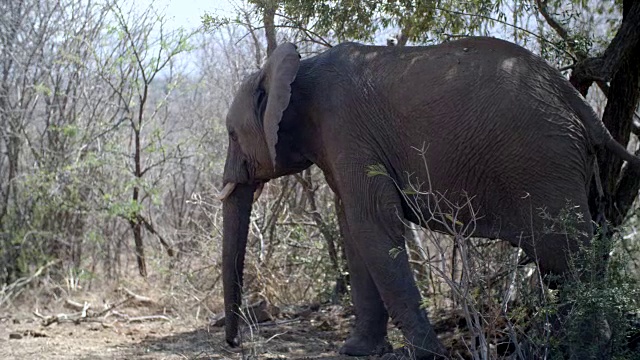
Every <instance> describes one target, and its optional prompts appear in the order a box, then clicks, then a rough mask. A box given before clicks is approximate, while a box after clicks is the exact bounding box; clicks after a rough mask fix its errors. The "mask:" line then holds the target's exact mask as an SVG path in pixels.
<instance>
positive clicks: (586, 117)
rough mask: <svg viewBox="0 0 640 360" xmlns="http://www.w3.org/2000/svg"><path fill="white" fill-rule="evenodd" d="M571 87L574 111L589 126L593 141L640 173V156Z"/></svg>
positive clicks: (570, 96)
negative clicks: (616, 135) (633, 152)
mask: <svg viewBox="0 0 640 360" xmlns="http://www.w3.org/2000/svg"><path fill="white" fill-rule="evenodd" d="M569 88H570V89H571V90H570V91H571V93H570V94H567V95H568V97H569V99H571V103H572V105H573V109H574V111H576V113H577V114H578V116H579V117H580V118H581V119H582V122H583V123H584V126H585V127H586V128H587V132H588V133H589V136H590V138H591V141H592V143H593V144H594V145H595V146H597V147H601V148H605V149H607V150H609V151H611V152H612V153H614V154H616V156H618V157H620V158H621V159H623V160H625V161H627V162H628V163H629V166H631V167H633V168H634V169H635V171H636V172H639V173H640V157H638V156H636V155H634V154H632V153H630V152H629V151H627V149H626V148H625V147H624V146H623V145H622V144H620V143H619V142H617V141H616V139H614V138H613V136H611V133H610V132H609V130H607V128H606V127H605V126H604V123H603V122H602V120H601V119H600V118H599V117H598V115H596V113H595V111H594V110H593V108H592V107H591V105H589V104H588V103H587V102H586V100H585V99H584V98H583V97H582V95H580V93H578V91H577V90H576V89H575V88H574V87H573V86H569Z"/></svg>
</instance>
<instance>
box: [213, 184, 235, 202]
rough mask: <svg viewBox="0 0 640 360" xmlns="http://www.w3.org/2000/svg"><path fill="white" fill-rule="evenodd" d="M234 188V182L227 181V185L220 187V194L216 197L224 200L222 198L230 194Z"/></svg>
mask: <svg viewBox="0 0 640 360" xmlns="http://www.w3.org/2000/svg"><path fill="white" fill-rule="evenodd" d="M235 188H236V183H232V182H230V183H227V185H225V186H224V188H222V191H220V194H218V196H216V198H217V199H218V200H220V201H224V199H226V198H227V197H229V195H231V193H232V192H233V190H234V189H235Z"/></svg>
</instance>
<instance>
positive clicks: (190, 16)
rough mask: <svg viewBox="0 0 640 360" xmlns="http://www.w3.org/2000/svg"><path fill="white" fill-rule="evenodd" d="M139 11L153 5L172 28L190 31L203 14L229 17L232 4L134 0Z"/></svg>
mask: <svg viewBox="0 0 640 360" xmlns="http://www.w3.org/2000/svg"><path fill="white" fill-rule="evenodd" d="M134 2H135V4H136V6H138V7H139V8H140V9H145V8H147V7H148V6H149V5H150V4H153V6H154V8H156V9H157V10H159V11H160V12H164V13H165V14H166V15H167V20H168V24H169V25H170V26H172V27H175V28H177V27H180V26H182V27H184V28H186V29H191V28H195V27H198V26H199V25H200V24H201V23H202V20H201V19H200V17H201V16H202V15H204V13H205V12H208V13H217V14H218V15H231V14H232V10H233V3H232V2H231V1H229V0H134Z"/></svg>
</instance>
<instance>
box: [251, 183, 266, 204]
mask: <svg viewBox="0 0 640 360" xmlns="http://www.w3.org/2000/svg"><path fill="white" fill-rule="evenodd" d="M263 189H264V183H263V182H261V183H260V184H258V187H256V191H254V192H253V202H256V201H258V199H259V198H260V195H262V190H263Z"/></svg>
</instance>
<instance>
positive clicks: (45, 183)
mask: <svg viewBox="0 0 640 360" xmlns="http://www.w3.org/2000/svg"><path fill="white" fill-rule="evenodd" d="M376 4H377V5H376ZM202 15H203V18H202V19H203V21H202V24H201V26H197V27H194V28H191V29H184V28H175V27H171V26H169V22H168V19H169V18H170V17H171V14H166V13H164V12H163V10H162V8H159V7H154V6H151V7H148V8H140V7H139V6H133V5H132V3H130V2H126V1H121V0H105V1H98V2H94V1H87V0H57V1H54V0H50V1H42V0H20V1H14V0H0V308H2V309H4V310H3V311H5V310H6V311H13V310H15V309H17V308H20V307H24V306H27V307H37V306H38V305H39V304H40V305H41V304H46V303H56V302H63V301H65V300H66V299H69V298H71V297H73V296H75V295H77V294H79V293H94V294H102V293H106V292H107V291H110V290H111V289H114V288H133V289H146V290H145V291H149V289H153V293H154V295H155V297H157V298H159V299H161V302H162V303H163V306H164V307H165V308H167V309H171V312H173V313H174V314H178V315H176V316H180V317H186V318H192V319H196V320H199V319H203V318H205V317H207V316H210V315H211V314H217V313H220V311H221V310H222V306H221V303H222V296H221V292H222V290H221V289H222V285H221V277H220V266H219V263H220V249H221V229H222V226H221V225H222V219H221V204H220V203H219V202H218V201H217V200H215V195H216V194H217V192H218V190H219V189H220V188H221V186H222V183H221V180H222V179H221V175H222V170H223V165H224V160H225V149H226V146H227V134H226V130H225V126H224V118H225V114H226V110H227V108H228V106H229V104H230V101H231V99H232V97H233V94H234V93H235V89H236V88H237V86H238V85H239V83H240V81H241V80H242V78H243V77H244V76H245V75H247V74H249V73H250V72H252V71H255V70H256V69H257V68H259V67H260V65H261V64H262V63H263V62H264V59H265V58H266V56H267V54H268V53H270V52H271V51H272V50H273V49H274V48H275V45H276V44H278V43H281V42H283V41H292V42H294V43H296V44H298V46H299V49H300V51H301V53H303V54H304V56H311V55H313V54H315V53H317V52H320V51H322V50H323V49H325V48H326V47H328V46H331V45H335V44H337V43H339V42H342V41H348V40H357V41H363V42H367V43H377V44H384V43H385V42H386V41H387V39H388V38H393V40H392V41H390V42H392V43H393V44H395V46H405V45H412V44H414V45H415V44H434V43H439V42H442V41H446V40H449V39H452V38H456V37H460V36H466V35H490V36H495V37H500V38H504V39H507V40H510V41H512V42H516V43H518V44H520V45H522V46H525V47H527V48H529V49H530V50H532V51H533V52H535V53H537V54H539V55H541V56H543V57H544V58H545V59H547V60H548V61H549V62H550V63H552V64H554V65H555V66H557V67H558V68H560V69H561V70H562V71H563V72H565V73H566V74H567V76H568V77H569V78H570V80H571V82H572V84H574V86H576V88H578V90H580V92H582V93H583V95H585V96H587V97H588V99H589V101H590V102H591V103H592V105H593V106H594V108H595V109H596V110H597V111H598V113H599V114H601V115H602V118H603V121H604V122H605V124H606V125H607V127H608V128H609V130H610V132H611V133H612V134H613V135H614V137H615V138H616V139H617V140H618V141H619V142H620V143H622V144H629V148H630V150H632V151H636V153H638V151H637V149H638V143H637V138H636V134H638V133H640V131H639V130H638V125H637V122H640V116H639V114H640V111H638V103H639V99H640V61H638V59H640V40H639V39H640V25H638V24H640V5H639V4H637V2H635V1H632V0H624V1H615V2H600V1H582V0H564V1H560V0H546V1H545V0H512V1H504V0H500V1H479V0H474V1H442V2H430V1H422V2H411V1H404V2H402V1H401V2H385V3H382V4H378V3H377V2H361V1H355V2H353V1H337V2H335V3H333V4H332V6H329V5H327V4H325V3H322V2H316V1H306V0H304V1H300V0H298V1H291V0H284V1H271V0H264V1H263V0H252V1H248V2H243V3H238V4H236V6H235V14H234V15H231V16H228V15H225V14H219V13H215V12H211V13H206V14H202ZM598 163H599V174H600V178H599V181H593V183H594V186H593V189H592V196H591V200H592V201H591V202H592V203H591V204H590V205H591V212H592V214H594V219H597V222H598V226H599V233H598V236H596V238H595V239H596V240H595V241H594V245H593V246H592V247H590V248H585V249H584V251H583V252H582V253H581V254H579V256H578V257H577V258H576V259H575V274H581V273H584V272H585V271H587V270H588V271H587V272H588V273H589V274H591V275H590V276H581V275H575V276H576V281H571V282H569V285H568V286H567V287H566V290H565V291H564V292H562V293H559V292H557V291H551V290H549V289H547V288H545V287H544V286H542V285H541V284H540V277H539V274H538V272H537V270H536V269H535V266H534V265H535V264H534V261H532V259H526V258H525V257H524V255H523V253H522V252H521V251H520V250H518V249H517V248H512V247H511V246H509V245H507V244H504V243H501V242H499V241H488V240H476V239H472V238H469V237H465V236H462V235H461V234H462V233H464V232H463V231H460V230H461V229H460V228H461V226H471V225H472V224H458V223H456V220H455V213H456V211H459V210H460V209H455V208H449V209H448V211H446V212H445V213H443V217H442V219H441V221H442V222H443V223H447V224H449V226H450V227H451V229H452V233H454V234H457V235H454V236H449V235H442V234H437V233H433V232H430V231H428V230H424V229H422V228H419V227H417V226H415V225H410V224H407V232H406V237H407V248H406V249H398V251H409V252H410V255H411V261H412V264H414V265H415V276H416V278H417V280H418V282H419V283H420V285H421V289H422V291H423V294H424V295H425V299H428V300H427V303H425V306H426V307H427V308H429V309H430V310H431V311H432V312H434V313H436V314H443V315H438V316H439V317H440V318H447V317H453V315H451V314H453V313H454V312H455V311H458V310H453V309H462V312H461V313H458V315H457V318H458V319H460V320H459V321H458V322H457V324H455V323H454V325H453V326H452V329H451V331H453V329H454V328H455V329H462V330H458V331H460V332H461V333H460V334H458V335H459V336H457V337H452V339H453V340H449V343H448V345H450V346H457V347H458V348H459V349H461V350H460V351H461V352H462V353H464V354H465V356H468V357H472V358H477V359H489V358H499V357H500V356H502V355H500V354H505V353H510V354H516V355H517V356H520V357H521V358H526V359H529V358H544V357H545V356H549V354H554V353H557V352H558V351H557V350H558V349H560V348H562V347H563V346H569V345H567V344H568V343H571V344H572V345H571V346H574V347H575V346H578V347H582V348H588V345H589V343H588V342H587V343H585V341H586V340H585V339H593V337H589V336H586V337H585V332H586V331H587V330H588V329H586V328H585V324H591V323H590V321H591V320H592V319H593V318H594V317H596V318H598V317H600V318H599V319H603V320H606V323H607V325H606V327H607V332H608V334H607V335H606V337H607V339H609V340H607V350H606V352H605V353H604V354H605V355H606V356H607V357H611V358H613V357H616V358H633V357H634V354H636V355H635V356H636V357H637V352H635V353H634V350H633V349H632V347H630V341H629V340H630V337H629V336H630V333H629V332H628V330H629V329H630V327H629V326H630V324H632V323H633V321H632V320H633V319H632V315H633V314H634V312H636V311H637V309H638V298H639V297H638V295H639V294H638V289H639V288H638V286H637V282H636V281H637V279H638V266H639V265H640V252H639V246H640V245H639V243H638V235H637V231H636V228H637V226H638V215H639V212H638V207H637V205H635V206H634V200H635V199H636V198H637V194H638V189H639V188H640V176H639V174H635V173H633V172H632V171H629V170H627V169H626V168H624V166H623V164H622V162H621V161H620V160H618V159H617V158H615V157H614V156H612V155H611V154H606V153H603V154H599V160H598ZM598 186H600V187H601V189H600V190H601V191H599V189H598ZM418 190H419V189H416V191H418ZM406 196H407V197H408V198H410V197H411V193H408V194H406ZM336 201H337V200H336V198H335V197H334V195H333V194H332V192H331V190H330V189H329V188H328V186H327V185H326V184H325V182H324V180H323V177H322V174H321V172H320V171H319V170H318V169H317V168H315V167H312V168H311V169H309V170H306V171H304V172H303V173H300V174H298V175H294V176H290V177H285V178H281V179H277V180H275V181H271V182H270V183H269V184H268V185H267V187H266V189H265V192H264V193H263V195H262V197H261V198H260V199H259V200H258V201H257V202H256V204H254V208H253V215H252V220H251V226H250V236H249V246H248V256H247V263H246V266H245V269H246V270H245V272H246V274H245V292H246V294H247V297H248V299H249V302H251V301H254V300H256V299H266V300H267V301H268V302H269V303H272V304H275V305H278V306H281V307H282V306H288V305H293V304H305V303H314V302H320V303H327V302H334V303H343V304H348V271H347V269H346V263H345V260H344V255H343V247H342V244H341V238H340V233H339V230H338V226H337V220H336V215H335V209H336V204H335V202H336ZM568 205H569V206H568V210H567V213H566V214H564V216H562V218H560V219H556V221H557V223H558V224H559V226H565V227H570V226H571V224H572V222H575V221H579V218H577V217H576V215H575V214H573V213H571V210H570V204H568ZM533 215H534V216H544V214H543V213H541V212H540V211H539V212H536V213H535V214H533ZM560 224H561V225H560ZM390 256H393V254H390ZM607 257H608V258H609V261H608V263H606V264H605V263H604V262H603V261H604V260H603V259H604V258H607ZM533 260H535V259H533ZM595 264H602V265H598V266H596V265H595ZM594 268H597V269H600V270H601V271H594V270H593V269H594ZM605 268H606V269H607V271H605V270H603V269H605ZM579 276H580V277H581V278H582V280H583V281H577V280H578V279H577V277H579ZM97 296H98V295H97ZM85 311H86V309H85ZM558 311H568V312H569V313H570V314H571V315H572V316H571V317H570V319H571V320H570V323H567V324H565V328H566V331H565V332H564V335H563V336H565V338H555V337H553V336H552V335H551V333H552V332H551V330H550V328H549V326H548V325H549V323H550V320H549V319H550V318H551V317H553V316H554V315H555V314H556V313H557V312H558ZM594 314H596V315H594ZM589 326H591V327H593V326H592V325H589ZM593 336H600V335H598V334H594V335H593ZM567 339H570V340H571V341H565V340H567ZM509 340H511V341H509ZM631 340H633V339H631ZM632 342H633V341H631V343H632ZM631 345H633V344H631ZM506 348H508V349H506ZM630 349H631V350H630ZM588 351H593V352H599V353H600V354H602V351H603V350H602V348H597V349H588ZM636 351H637V350H636Z"/></svg>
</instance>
